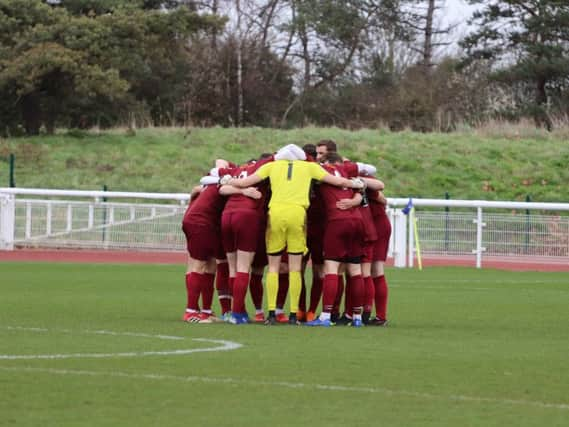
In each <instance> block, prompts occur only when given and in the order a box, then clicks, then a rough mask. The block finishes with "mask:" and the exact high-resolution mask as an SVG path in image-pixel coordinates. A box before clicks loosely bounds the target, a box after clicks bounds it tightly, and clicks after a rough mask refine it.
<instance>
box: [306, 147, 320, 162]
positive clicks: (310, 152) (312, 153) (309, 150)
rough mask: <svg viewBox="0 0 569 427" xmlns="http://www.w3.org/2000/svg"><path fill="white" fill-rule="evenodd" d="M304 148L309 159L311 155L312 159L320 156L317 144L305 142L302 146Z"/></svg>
mask: <svg viewBox="0 0 569 427" xmlns="http://www.w3.org/2000/svg"><path fill="white" fill-rule="evenodd" d="M302 149H303V150H304V152H305V153H306V157H307V159H309V158H310V157H311V158H312V160H316V157H317V156H318V153H317V152H316V145H314V144H304V145H303V146H302Z"/></svg>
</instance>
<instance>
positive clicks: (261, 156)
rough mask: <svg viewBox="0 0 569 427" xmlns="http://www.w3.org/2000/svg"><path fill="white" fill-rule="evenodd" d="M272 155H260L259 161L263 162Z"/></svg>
mask: <svg viewBox="0 0 569 427" xmlns="http://www.w3.org/2000/svg"><path fill="white" fill-rule="evenodd" d="M272 156H273V155H272V154H271V153H261V155H260V156H259V160H264V159H268V158H269V157H272Z"/></svg>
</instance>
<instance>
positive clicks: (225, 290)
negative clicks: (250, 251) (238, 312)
mask: <svg viewBox="0 0 569 427" xmlns="http://www.w3.org/2000/svg"><path fill="white" fill-rule="evenodd" d="M215 288H216V289H217V297H218V299H219V305H220V306H221V314H225V313H227V312H228V311H231V292H230V291H229V266H228V265H227V263H226V262H222V263H220V264H217V272H216V274H215Z"/></svg>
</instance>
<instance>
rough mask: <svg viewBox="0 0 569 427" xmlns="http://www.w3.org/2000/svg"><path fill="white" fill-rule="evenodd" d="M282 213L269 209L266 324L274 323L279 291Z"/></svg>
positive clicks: (283, 243)
mask: <svg viewBox="0 0 569 427" xmlns="http://www.w3.org/2000/svg"><path fill="white" fill-rule="evenodd" d="M283 213H284V211H283V210H280V209H269V215H268V224H267V232H266V239H265V241H266V244H267V256H268V260H269V271H268V273H267V306H268V309H269V317H268V319H267V324H274V323H276V314H275V310H276V308H277V293H278V290H279V267H280V263H281V256H282V253H283V251H284V249H285V247H286V218H285V217H284V215H283Z"/></svg>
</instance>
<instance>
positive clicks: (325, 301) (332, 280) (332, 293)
mask: <svg viewBox="0 0 569 427" xmlns="http://www.w3.org/2000/svg"><path fill="white" fill-rule="evenodd" d="M338 279H339V278H338V275H337V274H327V275H325V276H324V281H323V282H324V283H323V285H322V311H323V312H325V313H331V312H332V310H333V309H334V303H335V300H336V294H337V293H338V291H339V286H338V284H339V282H340V280H338Z"/></svg>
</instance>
